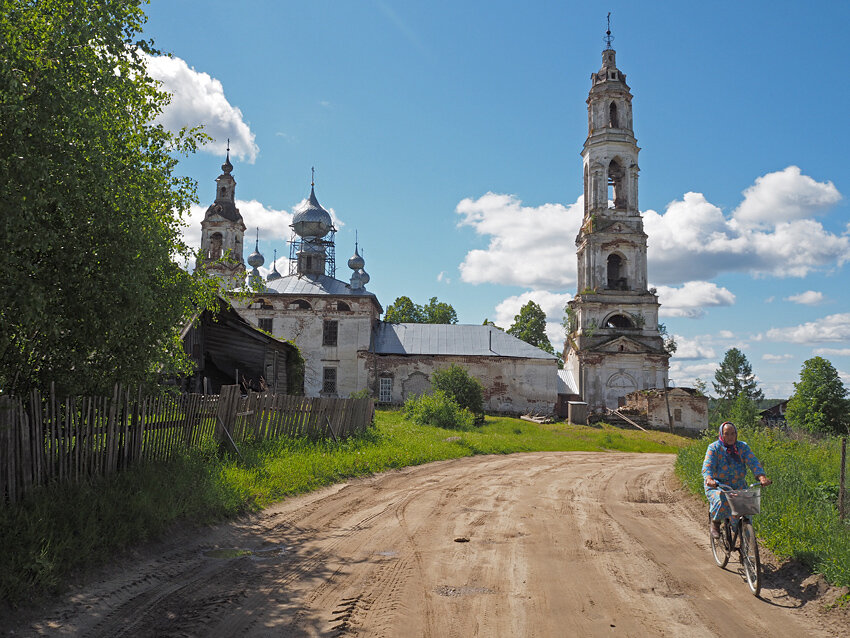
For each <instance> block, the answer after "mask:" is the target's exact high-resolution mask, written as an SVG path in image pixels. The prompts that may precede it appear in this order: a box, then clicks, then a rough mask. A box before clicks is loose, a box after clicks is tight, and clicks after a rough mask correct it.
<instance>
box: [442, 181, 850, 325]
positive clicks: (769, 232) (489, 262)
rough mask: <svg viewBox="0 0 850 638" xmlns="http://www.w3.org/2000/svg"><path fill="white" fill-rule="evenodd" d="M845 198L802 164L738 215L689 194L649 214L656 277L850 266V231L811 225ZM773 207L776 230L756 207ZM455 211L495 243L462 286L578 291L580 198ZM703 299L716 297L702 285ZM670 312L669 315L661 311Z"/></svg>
mask: <svg viewBox="0 0 850 638" xmlns="http://www.w3.org/2000/svg"><path fill="white" fill-rule="evenodd" d="M780 186H781V188H780ZM795 189H798V190H795ZM840 198H841V195H840V193H838V191H837V190H836V189H835V186H833V185H832V184H831V183H829V182H826V183H822V182H816V181H814V180H813V179H812V178H810V177H808V176H805V175H802V173H800V170H799V169H798V168H797V167H794V166H792V167H789V168H787V169H785V170H784V171H779V172H778V173H769V174H768V175H765V176H762V177H759V178H758V179H757V180H756V182H755V184H754V185H753V186H752V187H751V188H750V189H747V191H745V195H744V202H742V204H741V206H739V207H738V209H736V211H735V213H734V215H733V216H731V217H727V216H726V215H725V214H724V212H723V211H722V210H721V209H720V208H719V207H718V206H716V205H715V204H712V203H711V202H709V201H708V200H707V199H706V198H705V196H704V195H703V194H701V193H694V192H689V193H685V194H684V196H683V197H682V199H681V200H676V201H673V202H671V203H670V204H668V206H667V208H666V210H665V211H664V213H663V214H662V213H658V212H656V211H654V210H647V211H645V212H644V214H643V219H644V229H645V231H646V233H647V234H648V237H649V239H648V249H647V250H648V253H647V259H648V270H649V276H650V278H651V280H652V281H654V282H656V284H662V285H667V286H671V285H681V284H684V283H685V282H705V281H707V280H710V279H712V278H714V277H716V276H717V275H719V274H720V273H724V272H745V273H749V274H752V275H754V276H774V277H804V276H806V275H808V274H809V273H811V272H813V271H816V270H824V269H828V268H832V267H834V266H836V265H838V266H841V265H842V264H844V263H845V262H847V261H850V232H848V233H845V234H833V233H831V232H829V231H827V230H826V229H824V227H823V226H822V225H821V224H820V223H819V222H817V221H815V220H814V219H811V218H808V217H810V216H812V215H815V214H818V213H821V212H823V210H824V209H825V208H826V207H828V206H830V205H832V204H834V203H835V202H837V201H838V200H839V199H840ZM765 202H767V204H769V205H771V206H773V205H776V206H780V208H781V214H777V215H776V216H774V217H772V218H770V222H771V224H767V223H766V222H765V223H761V222H760V223H759V224H756V223H755V221H754V220H756V219H760V217H758V215H760V213H758V210H760V209H758V208H757V204H758V205H759V206H764V205H767V204H765ZM456 211H457V214H458V215H460V217H461V220H460V222H459V225H461V226H471V227H473V228H474V229H475V232H476V233H477V234H479V235H481V236H486V237H489V240H490V241H489V245H488V246H487V248H485V249H475V250H471V251H469V252H468V253H467V255H466V257H465V259H464V260H463V263H462V264H461V266H460V269H461V278H462V279H463V281H465V282H469V283H484V282H487V283H498V284H512V285H519V286H524V287H527V288H535V289H544V288H548V289H553V290H557V289H565V288H570V287H572V286H573V285H574V284H575V280H576V259H575V248H574V246H575V243H574V242H575V236H576V234H577V233H578V229H579V225H580V223H581V219H582V215H583V205H582V198H581V197H579V198H578V200H577V201H576V202H575V203H574V204H571V205H569V206H563V205H560V204H543V205H541V206H536V207H533V206H524V205H523V203H522V201H521V200H520V199H519V198H517V197H516V196H514V195H500V194H496V193H487V194H486V195H483V196H482V197H479V198H478V199H471V198H466V199H464V200H462V201H461V202H460V203H459V204H458V205H457V209H456ZM745 222H746V223H745ZM699 285H703V286H704V284H692V285H691V287H689V288H687V289H686V290H685V291H683V292H681V293H679V296H680V298H684V296H686V295H689V294H694V293H695V291H696V290H697V287H698V286H699ZM703 292H706V293H707V292H709V291H708V289H706V288H704V287H703ZM730 295H731V293H729V292H728V291H724V290H723V289H720V288H718V289H716V290H714V291H712V294H711V295H710V296H709V301H710V302H711V300H712V299H713V303H715V304H716V305H726V304H728V303H732V299H730ZM671 306H672V304H671ZM696 308H697V307H688V306H686V307H684V308H683V309H679V310H678V312H680V313H682V314H675V315H674V314H672V313H673V312H677V311H674V310H673V309H672V307H671V309H670V314H668V315H667V316H699V310H697V309H696ZM662 311H663V312H665V313H667V312H668V311H667V309H664V307H663V306H662ZM688 313H691V314H688Z"/></svg>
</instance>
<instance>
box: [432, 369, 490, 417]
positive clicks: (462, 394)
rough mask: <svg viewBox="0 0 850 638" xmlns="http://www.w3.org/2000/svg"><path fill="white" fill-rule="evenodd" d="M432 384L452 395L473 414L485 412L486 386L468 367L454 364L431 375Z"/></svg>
mask: <svg viewBox="0 0 850 638" xmlns="http://www.w3.org/2000/svg"><path fill="white" fill-rule="evenodd" d="M431 385H432V386H433V387H434V389H435V390H440V391H442V392H444V393H445V394H446V395H448V396H450V397H452V398H453V399H454V400H455V402H456V403H457V404H458V405H459V406H460V407H461V408H466V409H467V410H469V411H470V412H472V413H473V414H484V387H483V386H482V385H481V382H480V381H479V380H478V379H476V378H475V377H473V376H472V375H471V374H469V372H467V371H466V368H463V367H461V366H459V365H456V364H452V365H450V366H449V367H448V368H446V369H445V370H436V371H435V372H434V373H433V374H432V375H431Z"/></svg>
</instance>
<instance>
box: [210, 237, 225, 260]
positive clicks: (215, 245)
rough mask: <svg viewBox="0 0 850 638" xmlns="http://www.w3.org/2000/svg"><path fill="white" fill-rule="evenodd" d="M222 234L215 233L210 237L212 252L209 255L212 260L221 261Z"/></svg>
mask: <svg viewBox="0 0 850 638" xmlns="http://www.w3.org/2000/svg"><path fill="white" fill-rule="evenodd" d="M221 243H222V237H221V233H213V234H212V235H210V252H209V255H207V256H208V257H209V258H210V259H221Z"/></svg>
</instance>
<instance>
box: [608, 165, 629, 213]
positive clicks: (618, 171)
mask: <svg viewBox="0 0 850 638" xmlns="http://www.w3.org/2000/svg"><path fill="white" fill-rule="evenodd" d="M625 177H626V171H624V170H623V167H622V166H621V165H620V163H619V162H618V161H617V160H616V159H612V160H611V163H610V164H608V199H609V200H612V201H613V202H614V208H617V209H624V208H628V200H627V199H626V183H625V182H626V180H625Z"/></svg>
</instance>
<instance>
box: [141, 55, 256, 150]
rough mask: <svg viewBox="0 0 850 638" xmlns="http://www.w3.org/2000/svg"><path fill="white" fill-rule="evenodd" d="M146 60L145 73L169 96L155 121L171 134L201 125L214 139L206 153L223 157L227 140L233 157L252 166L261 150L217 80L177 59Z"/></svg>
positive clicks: (147, 57)
mask: <svg viewBox="0 0 850 638" xmlns="http://www.w3.org/2000/svg"><path fill="white" fill-rule="evenodd" d="M145 60H146V62H147V67H148V73H150V75H151V77H152V78H154V79H156V80H159V81H160V82H162V88H163V89H164V90H165V91H167V92H169V93H171V96H172V97H171V103H170V104H169V105H168V106H166V107H165V109H164V110H163V112H162V113H161V114H160V116H159V118H158V122H160V123H161V124H162V125H163V126H165V128H167V129H169V130H171V131H177V130H179V129H181V128H182V127H184V126H190V127H191V126H198V125H203V126H204V132H205V133H206V134H207V135H209V136H210V137H212V138H213V140H214V141H213V142H210V143H209V144H207V145H206V146H204V147H203V148H204V150H205V151H208V152H210V153H214V154H216V155H224V153H225V148H226V147H227V139H228V138H230V152H231V153H232V154H233V156H234V157H238V158H242V159H245V160H246V161H248V162H249V163H252V164H253V162H254V160H255V159H256V158H257V154H258V153H259V151H260V149H259V148H258V147H257V145H256V143H255V142H254V133H252V132H251V129H250V127H249V126H248V124H247V123H246V122H245V121H244V119H243V116H242V111H241V110H239V108H238V107H235V106H233V105H231V104H230V102H228V101H227V98H226V97H225V95H224V88H223V87H222V85H221V82H220V81H219V80H217V79H216V78H214V77H211V76H210V75H209V74H207V73H203V72H200V71H196V70H195V69H193V68H189V66H188V65H187V64H186V62H185V61H184V60H182V59H180V58H177V57H167V56H149V55H145Z"/></svg>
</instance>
